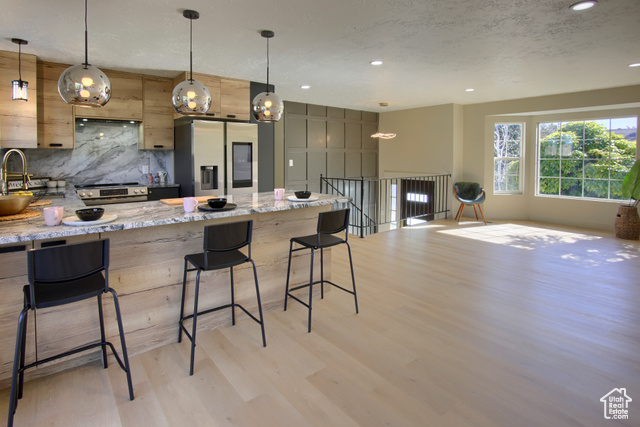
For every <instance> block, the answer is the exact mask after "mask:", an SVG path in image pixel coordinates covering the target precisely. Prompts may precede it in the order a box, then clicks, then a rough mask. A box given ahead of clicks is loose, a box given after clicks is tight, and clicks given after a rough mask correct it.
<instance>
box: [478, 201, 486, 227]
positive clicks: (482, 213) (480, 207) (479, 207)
mask: <svg viewBox="0 0 640 427" xmlns="http://www.w3.org/2000/svg"><path fill="white" fill-rule="evenodd" d="M478 209H480V215H482V220H483V221H484V225H487V220H486V219H485V218H484V212H482V205H478Z"/></svg>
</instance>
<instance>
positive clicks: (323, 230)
mask: <svg viewBox="0 0 640 427" xmlns="http://www.w3.org/2000/svg"><path fill="white" fill-rule="evenodd" d="M342 231H344V239H342V238H340V237H337V236H334V234H337V233H340V232H342ZM348 238H349V209H342V210H337V211H329V212H320V214H319V215H318V227H317V233H316V234H312V235H309V236H303V237H294V238H292V239H291V242H290V244H289V266H288V267H287V287H286V290H285V294H284V311H287V298H288V297H291V298H293V299H294V300H296V301H298V302H299V303H300V304H302V305H304V306H305V307H307V308H308V309H309V322H308V331H307V332H311V303H312V296H313V285H316V284H318V283H319V284H320V298H324V284H325V283H328V284H330V285H333V286H334V287H336V288H338V289H341V290H343V291H345V292H347V293H349V294H351V295H353V298H354V300H355V304H356V314H357V313H358V295H357V294H356V279H355V276H354V275H353V261H352V259H351V246H350V245H349V242H348V241H347V239H348ZM294 243H297V244H298V245H300V246H301V247H300V248H297V249H293V244H294ZM340 244H345V245H347V249H348V251H349V265H350V266H351V281H352V282H353V291H350V290H348V289H345V288H343V287H342V286H339V285H336V284H335V283H333V282H331V281H329V280H324V249H325V248H329V247H331V246H336V245H340ZM305 249H310V250H311V264H310V273H309V283H305V284H304V285H300V286H296V287H293V288H291V289H289V276H290V273H291V254H292V253H293V252H296V251H301V250H305ZM317 249H320V280H318V281H315V282H314V281H313V254H314V251H316V250H317ZM306 287H309V302H308V303H306V302H304V301H302V300H301V299H299V298H297V297H295V296H294V295H292V294H291V291H295V290H297V289H302V288H306Z"/></svg>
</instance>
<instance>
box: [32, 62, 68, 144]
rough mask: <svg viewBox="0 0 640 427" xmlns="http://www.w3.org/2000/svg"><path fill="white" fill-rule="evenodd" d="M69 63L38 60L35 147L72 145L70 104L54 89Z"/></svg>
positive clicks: (56, 88)
mask: <svg viewBox="0 0 640 427" xmlns="http://www.w3.org/2000/svg"><path fill="white" fill-rule="evenodd" d="M68 67H69V66H68V65H65V64H54V63H52V62H38V148H71V149H72V148H74V147H75V133H76V126H75V117H74V114H73V105H70V104H67V103H66V102H64V100H63V99H62V97H61V96H60V93H59V92H58V79H59V78H60V75H61V74H62V73H63V72H64V70H66V69H67V68H68Z"/></svg>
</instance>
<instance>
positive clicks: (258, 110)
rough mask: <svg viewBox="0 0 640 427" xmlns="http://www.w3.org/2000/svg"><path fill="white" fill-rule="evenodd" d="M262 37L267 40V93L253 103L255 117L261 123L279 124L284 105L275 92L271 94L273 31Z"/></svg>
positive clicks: (252, 108) (264, 33)
mask: <svg viewBox="0 0 640 427" xmlns="http://www.w3.org/2000/svg"><path fill="white" fill-rule="evenodd" d="M260 35H261V36H262V37H264V38H266V39H267V91H266V92H262V93H259V94H258V95H256V97H255V98H253V101H252V102H251V110H252V112H253V117H255V118H256V120H257V121H259V122H277V121H278V120H280V119H281V118H282V113H283V112H284V103H283V102H282V99H281V98H280V97H279V96H278V95H276V94H275V93H274V92H269V39H270V38H272V37H273V36H274V33H273V31H269V30H264V31H262V32H260Z"/></svg>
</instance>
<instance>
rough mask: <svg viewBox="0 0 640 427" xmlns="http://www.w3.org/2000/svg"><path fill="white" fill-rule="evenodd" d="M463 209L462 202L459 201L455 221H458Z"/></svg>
mask: <svg viewBox="0 0 640 427" xmlns="http://www.w3.org/2000/svg"><path fill="white" fill-rule="evenodd" d="M463 210H464V203H460V207H459V208H458V213H456V221H457V222H460V219H461V218H462V211H463Z"/></svg>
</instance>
